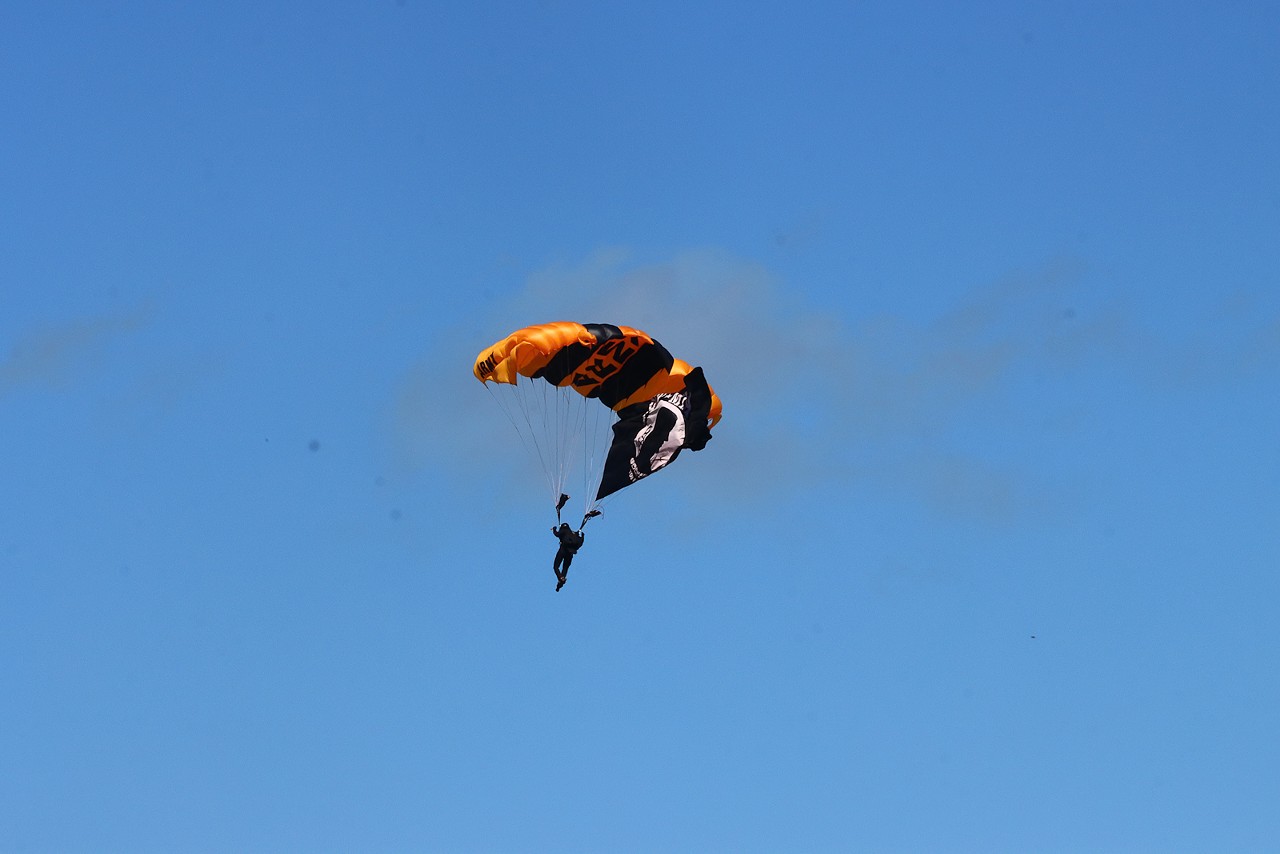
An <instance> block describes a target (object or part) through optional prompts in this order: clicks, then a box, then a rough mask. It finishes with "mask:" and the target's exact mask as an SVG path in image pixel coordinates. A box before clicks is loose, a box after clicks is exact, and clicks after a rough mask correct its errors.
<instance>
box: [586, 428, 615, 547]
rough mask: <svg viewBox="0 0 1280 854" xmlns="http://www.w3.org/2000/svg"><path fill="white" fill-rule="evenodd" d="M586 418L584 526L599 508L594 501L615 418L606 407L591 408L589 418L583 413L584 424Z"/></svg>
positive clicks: (598, 504)
mask: <svg viewBox="0 0 1280 854" xmlns="http://www.w3.org/2000/svg"><path fill="white" fill-rule="evenodd" d="M606 413H607V414H606ZM588 417H589V419H590V424H589V425H586V424H585V423H584V427H583V437H584V443H583V444H584V447H583V459H582V495H583V500H582V517H583V519H582V521H583V524H584V525H585V524H586V520H587V519H589V518H590V515H589V514H591V513H592V511H595V510H598V509H599V507H600V502H598V501H596V491H597V490H598V489H599V488H600V479H601V477H602V476H603V475H604V455H605V452H606V451H607V450H608V449H609V445H610V438H611V436H612V433H613V430H612V429H611V428H612V426H613V420H614V417H616V416H614V413H613V411H612V410H610V409H609V408H608V407H605V406H592V407H590V415H589V416H588V415H586V414H585V413H584V415H583V418H584V422H585V420H586V419H587V418H588Z"/></svg>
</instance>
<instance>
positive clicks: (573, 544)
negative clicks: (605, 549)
mask: <svg viewBox="0 0 1280 854" xmlns="http://www.w3.org/2000/svg"><path fill="white" fill-rule="evenodd" d="M551 533H552V534H555V537H556V539H557V540H559V541H560V548H559V549H557V550H556V560H555V563H554V564H552V567H551V568H552V569H554V570H555V573H556V582H557V583H556V589H557V590H559V589H560V588H561V587H564V583H565V581H566V580H567V579H568V577H569V564H571V563H573V556H574V555H575V554H576V553H577V551H578V549H580V548H582V544H583V543H584V542H585V541H586V539H587V538H586V535H585V534H583V533H582V532H581V531H575V530H573V529H572V528H570V527H569V523H568V522H562V523H561V524H560V527H559V528H552V529H551ZM561 565H563V566H564V569H563V570H561V568H560V567H561Z"/></svg>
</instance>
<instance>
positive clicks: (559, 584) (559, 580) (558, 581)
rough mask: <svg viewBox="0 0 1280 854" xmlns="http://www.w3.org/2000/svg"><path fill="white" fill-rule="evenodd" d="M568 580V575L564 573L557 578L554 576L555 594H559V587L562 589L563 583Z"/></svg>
mask: <svg viewBox="0 0 1280 854" xmlns="http://www.w3.org/2000/svg"><path fill="white" fill-rule="evenodd" d="M568 580H569V574H568V573H565V574H564V575H558V576H556V592H557V593H559V592H560V588H561V587H564V583H565V582H566V581H568Z"/></svg>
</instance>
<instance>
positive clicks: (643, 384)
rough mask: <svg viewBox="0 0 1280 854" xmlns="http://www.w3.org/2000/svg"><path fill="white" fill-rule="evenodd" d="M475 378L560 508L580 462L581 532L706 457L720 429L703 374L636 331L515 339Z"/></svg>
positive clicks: (581, 330) (541, 333)
mask: <svg viewBox="0 0 1280 854" xmlns="http://www.w3.org/2000/svg"><path fill="white" fill-rule="evenodd" d="M474 373H475V377H476V379H478V380H480V381H481V382H482V383H484V384H485V388H487V389H489V390H490V392H491V393H492V394H493V396H494V398H495V400H497V401H498V403H499V405H500V406H501V407H502V409H503V410H504V411H505V412H506V413H507V417H508V418H509V419H510V420H511V423H512V424H513V425H515V427H516V429H517V432H518V433H519V434H520V436H521V438H522V440H524V441H525V443H526V445H528V446H529V448H530V450H531V452H532V453H533V455H534V456H535V457H536V458H537V459H538V460H539V462H540V463H541V466H542V469H543V474H544V475H545V477H546V479H547V486H548V487H549V489H550V491H551V496H552V500H553V501H555V500H556V497H557V496H559V495H561V494H562V493H563V491H564V489H565V488H566V485H567V484H566V481H567V479H568V477H569V475H570V473H571V472H572V471H573V470H574V469H575V468H578V467H579V466H578V464H579V461H580V462H581V473H582V475H583V478H584V479H583V487H584V489H583V494H584V496H585V505H584V507H583V522H584V523H585V522H586V520H587V519H589V518H592V517H593V516H596V515H599V512H600V511H599V508H600V504H601V502H602V501H603V500H604V499H606V498H608V497H609V496H611V495H613V494H614V493H616V492H617V491H618V490H620V489H623V488H624V487H627V486H630V485H631V484H633V483H635V482H637V481H639V480H641V479H643V478H645V477H648V476H649V475H651V474H653V473H654V472H657V471H660V470H661V469H663V468H665V467H666V466H668V465H670V464H671V462H672V461H673V460H675V458H676V457H677V456H678V455H679V453H680V451H682V450H684V449H685V448H688V449H689V450H691V451H700V450H702V449H703V448H704V447H705V446H706V444H707V442H708V441H709V440H710V439H711V428H712V427H714V426H715V425H716V423H717V422H718V421H719V420H720V414H721V405H720V398H719V397H717V396H716V394H715V392H714V391H712V389H711V387H710V386H709V385H708V384H707V380H706V378H705V377H704V376H703V374H702V368H695V367H691V366H690V365H689V364H688V363H687V362H684V361H682V360H680V359H677V358H675V357H674V356H672V355H671V353H670V352H669V351H668V350H667V348H665V347H663V346H662V345H661V344H660V343H658V342H657V341H655V340H654V339H653V338H652V337H651V336H650V335H649V334H648V333H645V332H641V331H640V330H638V329H632V328H631V327H629V326H613V325H611V324H607V323H589V324H582V323H572V322H568V321H561V322H556V323H544V324H540V325H537V326H528V327H525V328H523V329H518V330H516V331H515V332H512V333H511V334H510V335H508V336H507V337H506V338H503V339H502V340H500V341H497V342H495V343H494V344H493V345H491V346H489V347H486V348H485V349H484V350H482V351H480V354H479V355H478V356H477V357H476V361H475V367H474ZM490 383H493V384H494V386H493V387H491V386H490V385H489V384H490ZM593 490H594V493H593ZM561 504H563V501H562V502H561ZM558 515H559V507H557V516H558Z"/></svg>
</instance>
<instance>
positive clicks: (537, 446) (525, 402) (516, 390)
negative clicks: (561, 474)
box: [484, 379, 555, 489]
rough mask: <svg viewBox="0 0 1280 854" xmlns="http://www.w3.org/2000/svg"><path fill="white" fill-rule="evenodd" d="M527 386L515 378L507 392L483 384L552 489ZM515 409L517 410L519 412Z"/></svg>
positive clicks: (548, 468) (552, 485)
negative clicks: (534, 459)
mask: <svg viewBox="0 0 1280 854" xmlns="http://www.w3.org/2000/svg"><path fill="white" fill-rule="evenodd" d="M528 386H529V383H528V382H523V383H522V382H521V381H520V380H519V379H517V380H516V383H515V384H513V385H512V386H511V388H510V391H509V392H508V390H507V389H499V390H497V391H495V390H494V389H492V388H490V387H489V384H488V383H485V384H484V387H485V389H486V390H487V391H488V392H489V396H490V397H492V398H493V399H494V400H495V401H497V403H498V408H499V409H501V410H502V412H503V414H504V415H506V416H507V420H508V421H510V422H511V426H512V427H513V428H515V431H516V435H518V436H519V437H520V443H521V444H522V445H524V447H525V450H526V451H527V452H528V453H529V455H530V456H536V457H537V459H538V464H539V465H540V466H541V467H542V474H543V477H544V478H545V479H546V481H547V485H548V486H549V487H551V488H552V489H554V488H555V484H554V482H553V479H552V477H551V469H550V467H549V466H548V462H547V454H546V453H544V452H543V449H542V444H541V443H540V442H539V441H538V430H537V428H536V427H535V426H534V424H533V413H532V409H533V408H534V407H533V405H532V401H533V398H532V394H533V393H532V391H531V390H530V389H529V388H528ZM516 410H519V412H517V411H516ZM522 425H523V426H522Z"/></svg>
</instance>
